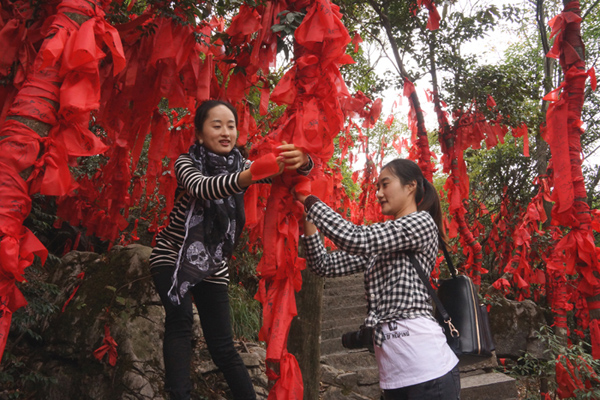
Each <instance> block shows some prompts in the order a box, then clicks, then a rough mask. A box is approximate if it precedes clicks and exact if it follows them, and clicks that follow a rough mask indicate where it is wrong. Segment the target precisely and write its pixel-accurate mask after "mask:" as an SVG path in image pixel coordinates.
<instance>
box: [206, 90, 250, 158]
mask: <svg viewBox="0 0 600 400" xmlns="http://www.w3.org/2000/svg"><path fill="white" fill-rule="evenodd" d="M217 106H225V107H227V108H229V110H230V111H231V112H232V113H233V117H234V118H235V127H236V128H237V126H238V113H237V110H236V109H235V107H234V106H233V105H232V104H231V103H228V102H226V101H223V100H205V101H203V102H202V104H200V105H199V106H198V108H196V115H195V116H194V127H195V128H196V130H197V131H198V132H202V127H203V126H204V122H205V121H206V118H208V112H209V111H210V110H212V109H213V108H215V107H217ZM236 147H237V149H238V150H239V151H240V153H242V156H243V157H244V158H248V149H246V148H245V147H243V146H236Z"/></svg>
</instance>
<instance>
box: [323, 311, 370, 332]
mask: <svg viewBox="0 0 600 400" xmlns="http://www.w3.org/2000/svg"><path fill="white" fill-rule="evenodd" d="M365 317H366V315H364V314H363V315H359V316H354V317H351V318H339V319H328V320H323V321H321V335H323V333H324V332H325V331H326V330H328V329H332V328H337V327H339V326H354V328H350V330H352V329H356V330H358V328H359V327H360V326H361V325H362V324H363V323H364V322H365Z"/></svg>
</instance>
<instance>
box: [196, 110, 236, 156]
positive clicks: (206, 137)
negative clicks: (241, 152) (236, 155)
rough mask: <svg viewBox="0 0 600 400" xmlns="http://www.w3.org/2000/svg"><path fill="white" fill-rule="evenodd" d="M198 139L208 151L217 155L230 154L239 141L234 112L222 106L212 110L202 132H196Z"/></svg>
mask: <svg viewBox="0 0 600 400" xmlns="http://www.w3.org/2000/svg"><path fill="white" fill-rule="evenodd" d="M196 138H197V139H198V141H200V143H202V144H203V145H204V147H206V149H207V150H210V151H212V152H213V153H215V154H219V155H221V156H224V155H227V154H229V152H230V151H231V150H233V147H234V146H235V142H236V139H237V129H236V125H235V116H234V115H233V112H231V110H230V109H229V108H227V107H226V106H224V105H222V104H219V105H218V106H216V107H213V108H211V109H210V110H209V111H208V115H207V117H206V119H205V120H204V124H203V125H202V131H198V130H197V131H196Z"/></svg>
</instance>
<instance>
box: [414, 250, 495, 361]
mask: <svg viewBox="0 0 600 400" xmlns="http://www.w3.org/2000/svg"><path fill="white" fill-rule="evenodd" d="M440 240H441V239H440ZM442 249H443V250H444V257H445V258H446V262H447V263H448V269H449V270H450V273H451V274H452V278H450V279H444V280H440V284H439V287H438V291H437V294H436V292H435V290H434V289H433V287H432V286H431V283H430V282H429V278H428V277H427V276H425V273H424V271H423V269H422V268H421V265H420V264H419V261H418V260H417V258H416V257H415V255H414V254H413V253H409V257H410V260H411V262H412V264H413V267H414V268H415V270H416V271H417V273H418V274H419V277H420V278H421V281H423V284H424V285H425V287H426V288H427V290H428V291H429V295H430V296H431V298H432V299H433V301H434V303H435V305H436V312H435V317H436V319H437V320H438V322H439V324H440V325H441V326H442V328H444V333H445V334H446V339H447V341H448V344H449V345H450V348H451V349H452V350H453V351H454V353H455V354H456V355H457V356H458V357H459V359H460V360H461V364H466V363H472V362H477V361H480V360H481V358H483V357H490V356H491V355H492V351H494V350H495V346H494V342H493V340H492V332H491V329H490V323H489V319H488V313H487V308H486V306H485V305H483V304H479V298H478V296H477V289H476V287H475V285H474V284H473V282H472V281H471V279H470V278H469V277H468V276H466V275H457V274H456V268H454V265H453V264H452V261H451V260H450V255H449V254H448V251H447V250H446V247H445V246H444V245H442Z"/></svg>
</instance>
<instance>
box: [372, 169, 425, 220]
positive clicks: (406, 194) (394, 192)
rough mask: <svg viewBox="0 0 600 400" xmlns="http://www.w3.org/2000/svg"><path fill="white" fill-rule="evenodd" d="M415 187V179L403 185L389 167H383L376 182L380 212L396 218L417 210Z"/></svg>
mask: <svg viewBox="0 0 600 400" xmlns="http://www.w3.org/2000/svg"><path fill="white" fill-rule="evenodd" d="M416 188H417V184H416V182H415V181H412V182H410V183H408V184H406V185H403V184H402V182H401V181H400V178H398V177H397V176H396V175H394V174H393V173H392V172H391V170H390V168H385V169H384V170H383V171H381V174H379V180H378V182H377V199H378V200H379V204H381V213H382V214H383V215H391V216H393V217H394V218H395V219H396V218H400V217H403V216H405V215H408V214H410V213H412V212H415V211H416V210H417V204H416V202H415V191H416Z"/></svg>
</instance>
